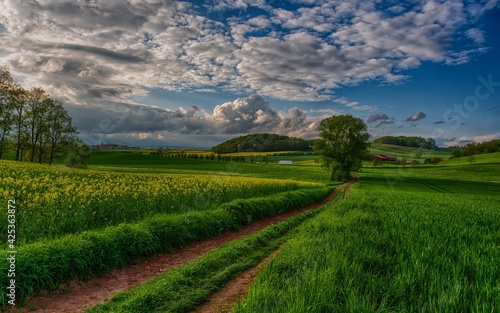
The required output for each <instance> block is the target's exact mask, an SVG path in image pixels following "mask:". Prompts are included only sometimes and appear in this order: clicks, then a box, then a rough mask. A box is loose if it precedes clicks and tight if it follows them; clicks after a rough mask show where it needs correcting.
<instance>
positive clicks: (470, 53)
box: [0, 0, 500, 148]
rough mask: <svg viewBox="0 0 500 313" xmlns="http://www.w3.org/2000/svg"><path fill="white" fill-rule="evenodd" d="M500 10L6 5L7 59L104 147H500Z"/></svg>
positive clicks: (2, 27) (212, 2) (410, 4)
mask: <svg viewBox="0 0 500 313" xmlns="http://www.w3.org/2000/svg"><path fill="white" fill-rule="evenodd" d="M499 30H500V3H499V2H498V1H497V0H484V1H483V0H466V1H455V0H441V1H417V0H411V1H391V0H389V1H366V0H351V1H337V0H235V1H229V0H198V1H156V0H142V1H139V0H106V1H104V0H102V1H101V0H71V1H61V0H0V65H2V66H6V67H8V68H9V69H10V70H11V71H12V73H13V74H14V76H15V77H16V78H17V79H18V81H19V82H20V83H21V84H22V85H23V86H24V87H25V88H31V87H42V88H44V89H45V90H46V91H47V92H48V93H49V94H50V95H51V96H52V97H53V98H57V99H60V100H62V101H63V102H64V106H65V108H66V109H67V111H68V112H69V114H70V115H71V116H72V118H73V124H74V125H75V126H76V127H77V129H78V131H79V132H80V134H79V136H80V137H81V138H82V139H83V140H84V141H86V142H87V143H88V144H100V143H101V142H104V143H122V144H128V145H138V146H144V147H158V146H185V147H205V148H210V147H211V146H213V145H216V144H218V143H220V142H222V141H224V140H227V139H230V138H234V137H237V136H240V135H245V134H251V133H261V132H269V133H277V134H283V135H288V136H294V137H301V138H305V139H313V138H317V137H318V125H319V123H320V121H321V120H322V119H324V118H327V117H330V116H332V115H339V114H350V115H353V116H355V117H359V118H361V119H362V120H363V121H364V122H366V124H367V125H368V130H369V131H370V133H371V135H372V138H373V139H374V138H378V137H381V136H399V135H406V136H422V137H424V138H429V137H432V138H434V139H435V140H436V141H437V143H438V145H439V146H455V145H464V144H466V143H468V142H471V141H476V142H482V141H487V140H492V139H496V138H500V57H499V56H500V32H499Z"/></svg>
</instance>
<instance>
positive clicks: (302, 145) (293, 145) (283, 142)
mask: <svg viewBox="0 0 500 313" xmlns="http://www.w3.org/2000/svg"><path fill="white" fill-rule="evenodd" d="M310 145H311V142H310V141H307V140H304V139H300V138H294V137H288V136H282V135H276V134H252V135H246V136H240V137H237V138H233V139H230V140H228V141H225V142H223V143H221V144H218V145H216V146H214V147H212V149H211V150H212V151H213V152H214V153H218V154H223V153H232V152H270V151H290V150H305V149H308V148H309V146H310Z"/></svg>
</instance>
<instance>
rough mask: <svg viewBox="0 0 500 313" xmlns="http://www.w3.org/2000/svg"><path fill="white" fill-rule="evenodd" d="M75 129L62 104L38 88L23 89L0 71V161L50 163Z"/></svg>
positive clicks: (64, 146) (73, 133)
mask: <svg viewBox="0 0 500 313" xmlns="http://www.w3.org/2000/svg"><path fill="white" fill-rule="evenodd" d="M76 133H77V132H76V129H75V127H73V126H72V120H71V117H70V116H69V115H68V113H67V112H66V110H65V109H64V107H63V104H62V102H60V101H58V100H54V99H52V98H51V97H50V96H49V95H48V94H47V93H46V92H45V90H43V89H41V88H33V89H30V90H26V89H24V88H23V87H22V86H20V85H19V83H18V82H17V81H16V80H15V79H14V78H13V77H12V74H11V73H10V71H9V70H8V69H6V68H3V67H0V159H1V158H2V157H4V155H5V153H6V152H11V153H12V155H15V160H17V161H23V160H24V161H30V162H39V163H42V162H47V163H49V164H51V163H53V162H54V161H55V159H56V157H57V156H58V155H60V154H62V153H65V152H66V151H67V150H68V146H69V145H71V144H72V142H74V141H75V139H76V136H75V135H76Z"/></svg>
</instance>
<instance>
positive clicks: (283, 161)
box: [278, 160, 293, 165]
mask: <svg viewBox="0 0 500 313" xmlns="http://www.w3.org/2000/svg"><path fill="white" fill-rule="evenodd" d="M278 164H281V165H291V164H293V162H292V161H290V160H281V161H279V162H278Z"/></svg>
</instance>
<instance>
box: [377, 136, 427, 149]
mask: <svg viewBox="0 0 500 313" xmlns="http://www.w3.org/2000/svg"><path fill="white" fill-rule="evenodd" d="M373 143H382V144H387V145H396V146H403V147H413V148H422V149H435V148H436V141H435V140H434V139H432V138H428V139H425V138H422V137H417V136H409V137H408V136H384V137H380V138H378V139H375V140H373Z"/></svg>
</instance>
